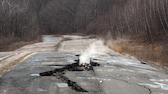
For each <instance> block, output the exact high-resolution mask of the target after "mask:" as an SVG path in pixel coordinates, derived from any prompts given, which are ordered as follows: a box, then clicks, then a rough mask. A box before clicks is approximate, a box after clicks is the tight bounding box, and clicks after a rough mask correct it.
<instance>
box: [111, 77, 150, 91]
mask: <svg viewBox="0 0 168 94" xmlns="http://www.w3.org/2000/svg"><path fill="white" fill-rule="evenodd" d="M111 78H113V79H115V80H119V81H122V82H125V83H128V84H134V85H137V86H139V87H143V88H144V89H147V90H148V91H149V94H152V91H151V89H150V88H147V87H146V86H142V85H139V84H137V83H132V82H129V81H126V80H123V79H118V78H115V77H111Z"/></svg>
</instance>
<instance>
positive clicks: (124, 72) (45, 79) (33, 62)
mask: <svg viewBox="0 0 168 94" xmlns="http://www.w3.org/2000/svg"><path fill="white" fill-rule="evenodd" d="M64 37H66V38H67V37H68V38H71V36H70V35H66V36H62V37H58V38H57V37H53V36H43V39H44V42H42V43H36V44H33V45H28V46H25V47H22V48H20V49H18V50H16V51H14V52H5V53H2V52H1V53H0V59H1V63H5V62H13V61H12V60H10V59H11V56H10V55H13V56H15V57H18V55H20V54H21V53H23V52H24V53H25V54H24V55H23V57H22V55H20V57H21V58H24V57H25V56H27V58H25V59H22V60H20V58H19V61H17V60H15V59H16V58H15V57H13V58H14V59H13V60H15V61H17V62H20V63H16V64H17V65H15V66H13V67H8V70H6V72H4V73H3V75H2V76H1V78H0V94H168V75H167V74H165V73H164V72H162V71H159V70H157V69H156V68H153V67H151V66H149V65H147V64H145V63H142V62H141V61H138V60H136V59H130V58H127V57H125V56H123V55H121V54H119V53H116V52H114V51H113V50H111V49H108V53H106V54H97V55H96V56H94V57H93V58H92V61H94V62H97V63H99V64H100V66H96V67H93V70H89V71H68V70H65V72H64V73H65V74H63V76H65V77H67V79H68V80H69V81H71V82H75V83H76V85H78V86H80V87H81V88H82V89H84V90H86V91H88V92H80V91H77V90H75V89H74V88H73V87H72V86H70V85H69V84H68V83H66V82H65V81H63V80H62V79H60V77H57V76H37V75H35V74H38V73H42V72H46V71H51V70H54V69H59V68H62V67H63V65H67V64H72V63H75V60H77V59H78V56H76V55H77V54H81V53H83V52H84V51H85V49H87V48H88V47H89V45H90V44H92V43H94V42H95V41H97V39H94V38H88V37H82V36H78V37H77V36H72V40H68V41H62V42H61V40H62V39H63V38H64ZM101 49H104V46H103V45H101V44H96V50H97V51H100V50H101ZM25 50H26V52H27V53H26V52H25ZM32 53H33V54H32ZM27 54H29V55H27ZM52 65H57V66H52ZM1 66H3V64H2V65H1Z"/></svg>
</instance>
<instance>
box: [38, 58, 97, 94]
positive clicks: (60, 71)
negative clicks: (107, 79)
mask: <svg viewBox="0 0 168 94" xmlns="http://www.w3.org/2000/svg"><path fill="white" fill-rule="evenodd" d="M75 61H76V63H72V64H68V65H50V66H63V67H62V68H57V69H54V70H52V71H46V72H42V73H39V75H40V76H56V77H58V79H61V80H62V81H63V82H65V83H67V84H68V86H69V87H71V89H73V90H76V91H77V92H88V91H87V90H85V89H83V88H81V87H80V86H79V85H78V84H77V83H76V82H74V81H71V80H70V79H69V78H68V77H66V76H64V74H65V72H66V71H93V72H94V69H93V67H95V66H100V64H98V63H96V62H92V61H91V62H90V64H82V65H80V64H79V60H75Z"/></svg>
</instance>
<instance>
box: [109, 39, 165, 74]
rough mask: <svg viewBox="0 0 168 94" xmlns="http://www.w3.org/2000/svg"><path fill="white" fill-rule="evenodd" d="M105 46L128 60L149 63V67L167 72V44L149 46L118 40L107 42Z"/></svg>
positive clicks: (132, 41)
mask: <svg viewBox="0 0 168 94" xmlns="http://www.w3.org/2000/svg"><path fill="white" fill-rule="evenodd" d="M107 45H108V46H109V47H110V48H112V49H114V50H115V51H117V52H119V53H122V54H124V55H126V56H128V57H130V58H137V59H139V60H141V61H146V62H149V63H150V65H152V66H154V67H157V68H159V69H161V70H166V71H167V72H168V49H167V48H168V44H166V43H153V44H149V43H143V42H137V41H134V40H124V39H119V40H115V41H114V40H113V41H107Z"/></svg>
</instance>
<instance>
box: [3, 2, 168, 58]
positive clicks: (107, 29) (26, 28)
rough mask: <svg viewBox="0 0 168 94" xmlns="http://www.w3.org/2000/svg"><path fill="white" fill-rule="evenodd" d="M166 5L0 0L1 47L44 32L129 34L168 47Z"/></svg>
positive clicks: (104, 34)
mask: <svg viewBox="0 0 168 94" xmlns="http://www.w3.org/2000/svg"><path fill="white" fill-rule="evenodd" d="M167 5H168V0H0V49H2V48H4V47H5V46H6V45H9V44H11V43H14V42H18V41H32V40H35V39H37V38H38V37H39V36H40V35H42V34H72V33H82V34H86V35H98V36H100V37H103V38H104V39H105V40H109V39H113V40H115V39H118V38H125V37H127V38H130V39H132V40H134V41H135V40H136V42H143V43H148V44H156V43H158V44H159V45H160V44H161V45H163V46H164V47H163V48H164V49H166V46H167V43H168V40H167V38H168V6H167ZM164 51H165V50H164ZM166 51H167V50H166ZM165 55H167V54H165Z"/></svg>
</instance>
